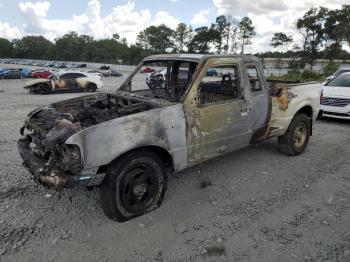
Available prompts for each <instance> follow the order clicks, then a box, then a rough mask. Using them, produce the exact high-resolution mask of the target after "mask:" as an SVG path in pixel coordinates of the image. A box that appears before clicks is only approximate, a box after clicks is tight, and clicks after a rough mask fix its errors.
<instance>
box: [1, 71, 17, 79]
mask: <svg viewBox="0 0 350 262" xmlns="http://www.w3.org/2000/svg"><path fill="white" fill-rule="evenodd" d="M21 77H22V75H21V72H20V71H19V70H17V69H8V70H3V71H1V72H0V78H1V79H19V78H21Z"/></svg>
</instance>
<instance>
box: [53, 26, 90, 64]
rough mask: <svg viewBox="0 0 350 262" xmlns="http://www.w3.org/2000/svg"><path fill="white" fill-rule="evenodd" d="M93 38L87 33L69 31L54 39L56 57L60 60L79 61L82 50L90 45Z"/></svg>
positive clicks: (81, 56)
mask: <svg viewBox="0 0 350 262" xmlns="http://www.w3.org/2000/svg"><path fill="white" fill-rule="evenodd" d="M93 42H94V38H93V37H91V36H88V35H79V34H78V33H77V32H70V33H68V34H65V35H64V36H62V37H60V38H57V39H56V57H57V59H60V60H67V61H79V60H80V61H81V60H83V59H82V58H83V54H84V50H85V49H86V48H87V47H88V46H89V47H91V45H92V43H93Z"/></svg>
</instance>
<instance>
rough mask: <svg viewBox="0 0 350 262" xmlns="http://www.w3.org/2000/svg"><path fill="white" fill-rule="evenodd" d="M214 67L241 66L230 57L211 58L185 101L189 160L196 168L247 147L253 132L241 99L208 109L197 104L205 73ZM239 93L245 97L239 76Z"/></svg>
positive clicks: (208, 107)
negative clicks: (208, 160)
mask: <svg viewBox="0 0 350 262" xmlns="http://www.w3.org/2000/svg"><path fill="white" fill-rule="evenodd" d="M215 65H236V66H237V67H238V68H240V66H241V61H240V60H239V59H235V58H232V57H226V58H222V57H221V58H210V59H209V60H208V61H207V62H206V63H205V65H204V66H203V67H202V68H201V71H199V72H198V75H197V77H196V79H195V80H194V82H193V84H192V88H191V89H190V90H189V92H188V94H187V97H186V99H185V101H184V108H185V113H186V123H187V144H188V157H189V162H190V163H191V164H195V163H198V162H201V161H204V160H206V159H209V158H212V157H215V156H218V155H220V154H223V153H226V152H230V151H233V150H235V149H238V148H242V147H244V146H247V145H248V144H249V141H250V138H251V135H252V129H251V128H250V126H249V125H251V123H252V122H251V121H250V120H249V118H250V115H249V114H250V112H248V111H245V110H244V109H245V107H246V106H247V104H246V101H245V100H244V99H242V98H241V97H240V98H239V99H233V100H228V101H221V102H217V103H212V104H208V105H201V104H200V97H199V85H200V82H201V80H202V79H203V77H204V76H205V75H206V73H207V71H208V69H209V68H210V67H213V66H215ZM239 79H240V88H241V90H240V93H241V94H244V82H243V77H242V74H241V72H239Z"/></svg>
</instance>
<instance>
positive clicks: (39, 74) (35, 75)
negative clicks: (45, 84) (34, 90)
mask: <svg viewBox="0 0 350 262" xmlns="http://www.w3.org/2000/svg"><path fill="white" fill-rule="evenodd" d="M50 75H52V72H50V71H47V70H35V71H34V72H32V74H31V77H32V78H48V77H49V76H50Z"/></svg>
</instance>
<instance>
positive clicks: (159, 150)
mask: <svg viewBox="0 0 350 262" xmlns="http://www.w3.org/2000/svg"><path fill="white" fill-rule="evenodd" d="M135 151H149V152H152V153H154V154H156V155H157V156H158V157H159V158H160V160H161V161H162V162H163V163H164V165H165V167H166V168H167V169H169V170H170V171H171V172H173V170H174V161H173V157H172V155H171V154H170V153H169V152H168V151H167V150H166V149H164V148H163V147H160V146H155V145H147V146H140V147H136V148H133V149H130V150H128V151H126V152H124V153H122V154H121V155H119V156H118V157H116V158H115V159H113V160H112V161H111V162H110V163H108V164H106V165H103V166H100V167H99V168H98V170H97V173H105V172H106V170H107V168H108V167H109V166H110V165H111V164H112V163H114V162H116V161H118V160H119V159H121V158H122V157H124V156H126V155H128V154H130V153H132V152H135Z"/></svg>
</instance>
